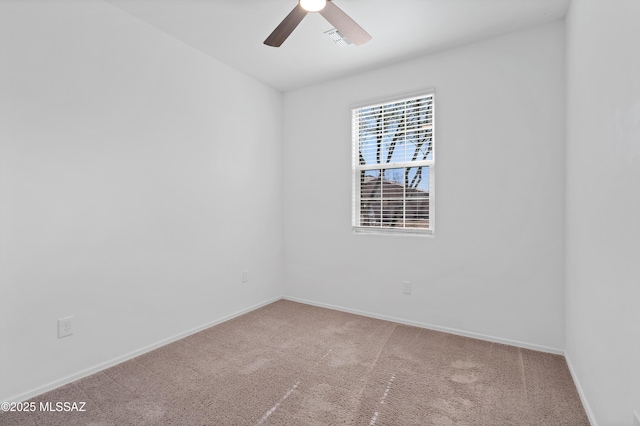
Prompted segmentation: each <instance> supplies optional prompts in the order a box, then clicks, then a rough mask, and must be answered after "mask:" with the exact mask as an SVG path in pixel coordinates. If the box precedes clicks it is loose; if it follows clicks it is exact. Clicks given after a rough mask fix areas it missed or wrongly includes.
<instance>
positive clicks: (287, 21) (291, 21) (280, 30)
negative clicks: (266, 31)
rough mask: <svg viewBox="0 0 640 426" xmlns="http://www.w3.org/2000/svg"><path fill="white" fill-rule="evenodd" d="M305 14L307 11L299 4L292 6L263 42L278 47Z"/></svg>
mask: <svg viewBox="0 0 640 426" xmlns="http://www.w3.org/2000/svg"><path fill="white" fill-rule="evenodd" d="M305 16H307V11H306V10H304V9H303V8H302V7H301V6H300V4H298V5H297V6H296V7H294V8H293V10H292V11H291V12H290V13H289V14H288V15H287V17H286V18H284V20H283V21H282V22H280V25H278V26H277V27H276V29H275V30H273V32H272V33H271V35H269V37H267V39H266V40H265V41H264V44H266V45H267V46H273V47H280V45H281V44H282V43H284V41H285V40H286V39H287V37H289V36H290V35H291V33H292V32H293V30H295V29H296V27H297V26H298V24H299V23H300V22H301V21H302V19H303V18H304V17H305Z"/></svg>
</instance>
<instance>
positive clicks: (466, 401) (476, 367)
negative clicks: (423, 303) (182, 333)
mask: <svg viewBox="0 0 640 426" xmlns="http://www.w3.org/2000/svg"><path fill="white" fill-rule="evenodd" d="M32 402H34V403H35V404H37V406H38V408H39V407H40V403H41V402H42V403H45V404H46V403H49V402H50V403H52V405H51V407H55V403H56V402H86V405H85V406H84V407H83V408H84V409H85V410H86V411H83V412H64V411H62V412H52V411H40V409H38V410H36V411H35V412H30V413H0V424H2V425H16V424H17V425H96V426H97V425H343V424H354V425H401V426H404V425H437V426H445V425H549V426H556V425H588V424H589V422H588V420H587V417H586V415H585V412H584V409H583V407H582V405H581V403H580V399H579V397H578V394H577V391H576V388H575V385H574V384H573V381H572V379H571V376H570V374H569V371H568V368H567V365H566V362H565V360H564V358H563V357H562V356H559V355H552V354H547V353H542V352H535V351H531V350H527V349H520V348H516V347H511V346H506V345H501V344H497V343H490V342H485V341H481V340H474V339H469V338H465V337H460V336H455V335H451V334H447V333H441V332H437V331H431V330H426V329H421V328H416V327H410V326H405V325H401V324H396V323H391V322H387V321H382V320H377V319H372V318H367V317H362V316H358V315H352V314H348V313H343V312H338V311H333V310H328V309H322V308H318V307H314V306H308V305H303V304H299V303H295V302H290V301H285V300H281V301H278V302H275V303H272V304H270V305H268V306H265V307H263V308H261V309H258V310H256V311H253V312H250V313H248V314H246V315H243V316H241V317H238V318H235V319H233V320H230V321H228V322H225V323H223V324H220V325H218V326H215V327H211V328H209V329H207V330H205V331H202V332H200V333H197V334H194V335H192V336H189V337H187V338H185V339H182V340H180V341H178V342H175V343H172V344H170V345H167V346H164V347H162V348H160V349H157V350H155V351H152V352H149V353H147V354H144V355H142V356H139V357H137V358H135V359H132V360H130V361H127V362H124V363H122V364H119V365H117V366H115V367H112V368H109V369H107V370H104V371H102V372H99V373H96V374H94V375H92V376H89V377H87V378H84V379H81V380H78V381H76V382H74V383H71V384H69V385H66V386H63V387H61V388H58V389H56V390H54V391H51V392H49V393H46V394H44V395H41V396H39V397H37V398H34V399H33V400H32Z"/></svg>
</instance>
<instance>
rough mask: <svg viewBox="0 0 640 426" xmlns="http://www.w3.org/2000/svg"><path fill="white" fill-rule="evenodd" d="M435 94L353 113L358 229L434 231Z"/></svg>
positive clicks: (375, 106) (353, 222) (354, 223)
mask: <svg viewBox="0 0 640 426" xmlns="http://www.w3.org/2000/svg"><path fill="white" fill-rule="evenodd" d="M433 124H434V100H433V93H430V94H422V95H420V96H415V97H411V98H407V99H401V100H397V101H393V102H389V103H383V104H376V105H369V106H365V107H360V108H356V109H353V110H352V129H353V135H352V139H353V161H352V163H353V172H354V173H353V174H354V176H353V177H354V186H353V188H354V190H353V215H352V224H353V226H354V228H357V229H384V230H398V231H402V230H403V231H432V230H433V220H432V219H433V203H432V199H433V169H434V150H433V148H434V139H433V128H434V126H433Z"/></svg>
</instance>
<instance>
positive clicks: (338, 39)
mask: <svg viewBox="0 0 640 426" xmlns="http://www.w3.org/2000/svg"><path fill="white" fill-rule="evenodd" d="M324 33H325V34H326V35H328V36H329V38H331V40H333V41H334V42H335V43H336V44H337V45H338V46H340V47H345V46H349V45H350V44H353V43H351V42H350V41H349V40H347V39H346V38H345V37H344V36H343V35H342V34H341V33H340V31H338V30H336V29H335V28H333V29H331V30H329V31H325V32H324Z"/></svg>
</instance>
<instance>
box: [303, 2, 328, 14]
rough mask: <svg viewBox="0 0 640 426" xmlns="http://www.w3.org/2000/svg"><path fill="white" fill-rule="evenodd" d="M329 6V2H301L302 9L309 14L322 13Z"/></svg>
mask: <svg viewBox="0 0 640 426" xmlns="http://www.w3.org/2000/svg"><path fill="white" fill-rule="evenodd" d="M326 5H327V0H300V7H302V8H303V9H304V10H306V11H307V12H320V11H321V10H322V9H324V7H325V6H326Z"/></svg>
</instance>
